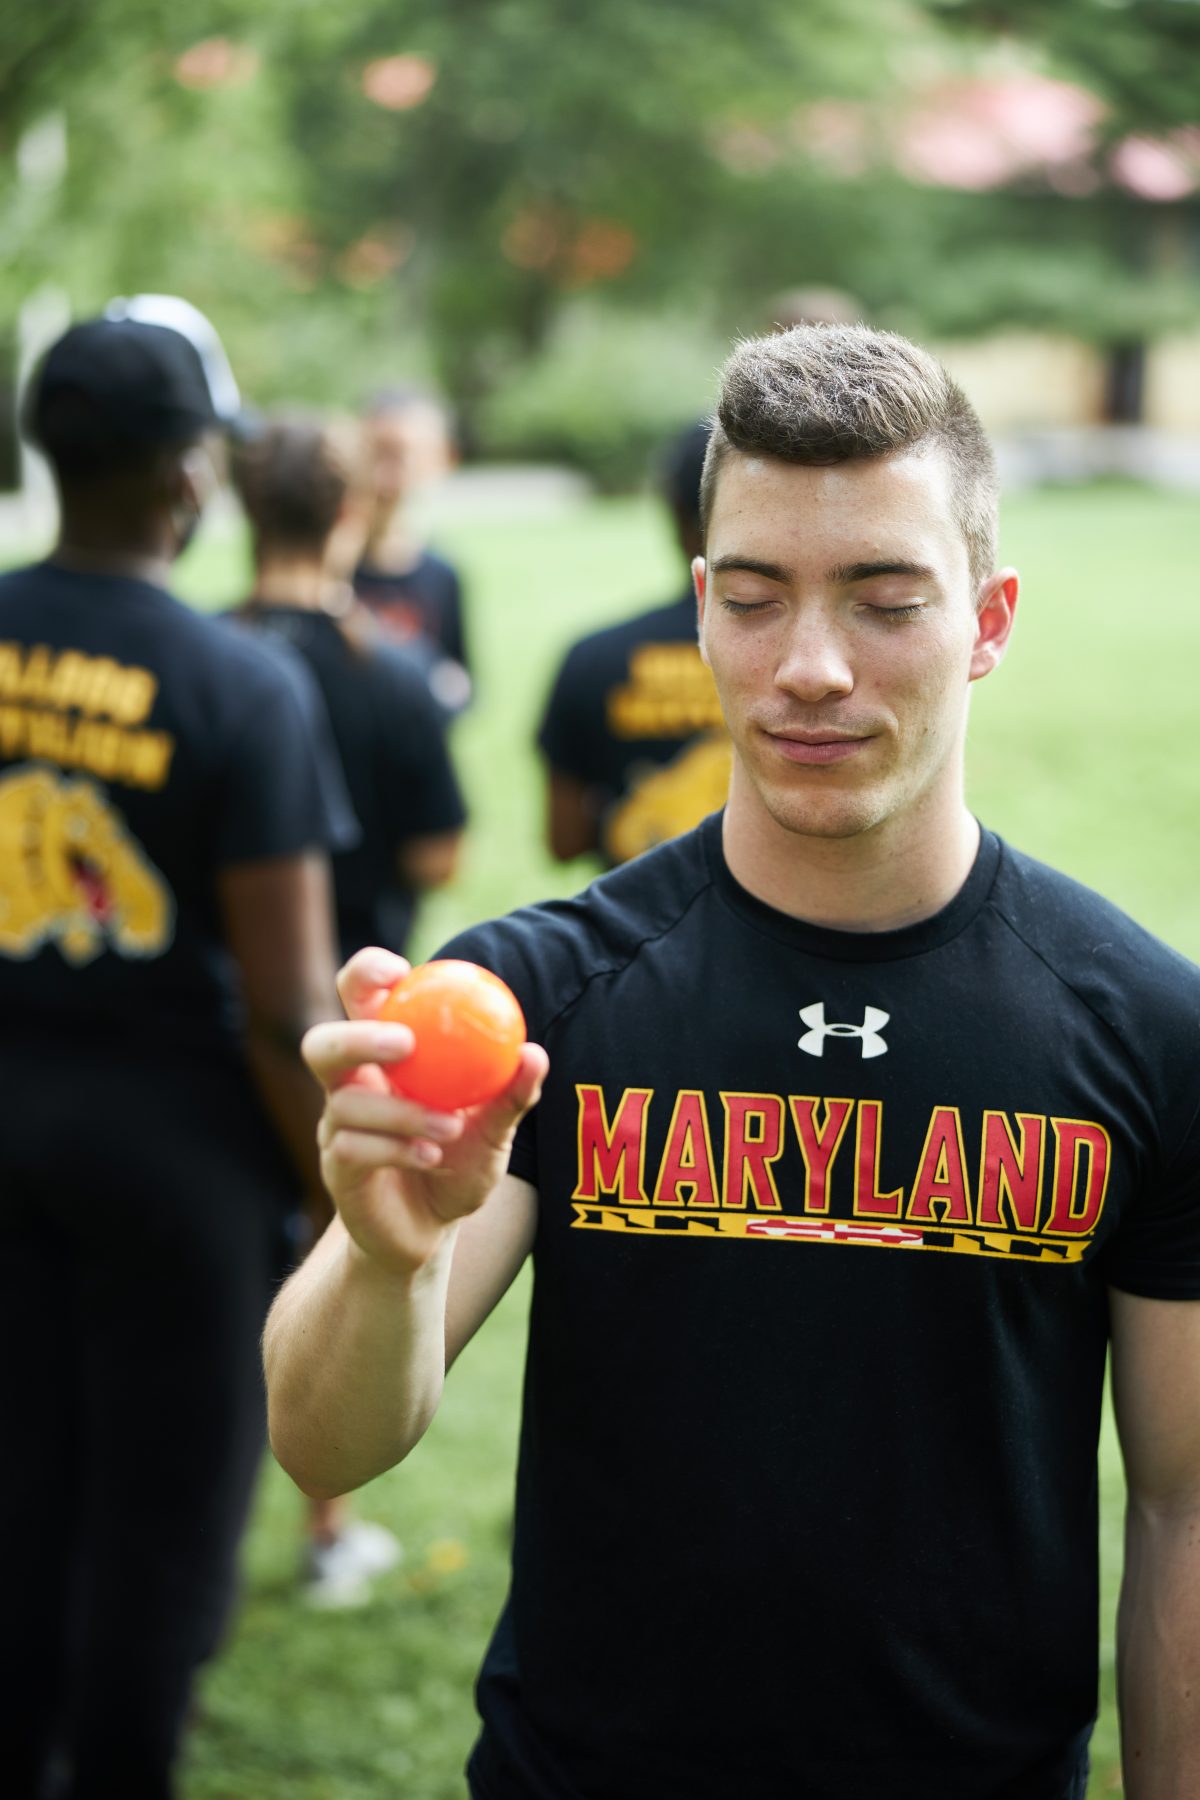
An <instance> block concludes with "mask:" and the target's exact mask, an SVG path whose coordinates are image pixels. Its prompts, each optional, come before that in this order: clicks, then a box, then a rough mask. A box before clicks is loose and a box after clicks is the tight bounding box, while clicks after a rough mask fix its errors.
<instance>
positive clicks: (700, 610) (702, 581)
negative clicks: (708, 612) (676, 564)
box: [692, 556, 708, 663]
mask: <svg viewBox="0 0 1200 1800" xmlns="http://www.w3.org/2000/svg"><path fill="white" fill-rule="evenodd" d="M692 586H693V587H694V588H695V590H696V642H697V645H698V646H699V650H700V660H701V662H704V663H707V661H708V652H707V650H705V648H704V601H705V598H706V595H707V591H708V564H707V563H706V562H705V560H704V558H703V557H702V556H694V557H693V558H692Z"/></svg>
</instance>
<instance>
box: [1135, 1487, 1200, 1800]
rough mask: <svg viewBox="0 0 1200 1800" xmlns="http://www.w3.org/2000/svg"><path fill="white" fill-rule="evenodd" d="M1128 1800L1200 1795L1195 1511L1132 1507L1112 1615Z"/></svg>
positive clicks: (1199, 1572)
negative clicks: (1118, 1593) (1114, 1618)
mask: <svg viewBox="0 0 1200 1800" xmlns="http://www.w3.org/2000/svg"><path fill="white" fill-rule="evenodd" d="M1117 1687H1118V1695H1119V1700H1120V1710H1121V1746H1122V1763H1123V1766H1124V1775H1125V1794H1126V1800H1195V1796H1196V1795H1198V1794H1200V1507H1196V1508H1192V1507H1186V1508H1185V1507H1147V1506H1140V1505H1138V1504H1137V1503H1136V1501H1134V1500H1132V1499H1131V1500H1130V1503H1129V1510H1128V1513H1127V1515H1126V1523H1125V1573H1124V1578H1123V1581H1122V1585H1121V1602H1120V1607H1119V1610H1118V1616H1117Z"/></svg>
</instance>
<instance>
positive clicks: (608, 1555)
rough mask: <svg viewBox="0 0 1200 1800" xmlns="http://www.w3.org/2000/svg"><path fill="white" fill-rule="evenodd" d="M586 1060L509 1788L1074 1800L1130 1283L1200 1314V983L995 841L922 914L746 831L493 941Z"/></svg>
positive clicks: (554, 1056)
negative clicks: (909, 915)
mask: <svg viewBox="0 0 1200 1800" xmlns="http://www.w3.org/2000/svg"><path fill="white" fill-rule="evenodd" d="M448 953H450V954H453V955H458V956H465V957H468V958H472V959H474V960H476V961H478V962H481V963H483V964H486V965H487V966H488V967H491V968H493V969H495V970H497V971H498V972H499V973H500V974H501V975H502V976H503V977H504V978H505V979H506V980H507V981H508V982H510V983H511V985H512V986H513V987H514V988H515V990H516V992H517V994H518V997H519V998H520V1001H521V1004H522V1006H523V1008H524V1009H525V1012H526V1017H527V1019H528V1021H529V1029H530V1036H531V1037H532V1038H534V1039H537V1040H540V1041H541V1042H542V1043H543V1044H544V1045H545V1046H546V1048H547V1050H548V1052H549V1056H550V1074H549V1078H548V1081H547V1084H546V1088H545V1092H544V1095H543V1098H542V1100H541V1103H540V1105H539V1106H538V1107H537V1109H536V1110H535V1112H534V1113H533V1114H532V1115H530V1117H529V1118H528V1119H527V1120H526V1121H525V1122H524V1123H523V1125H522V1127H521V1130H520V1132H519V1134H518V1138H517V1141H516V1144H515V1147H514V1151H513V1157H512V1168H513V1171H514V1172H515V1173H516V1174H517V1175H519V1176H521V1177H522V1178H524V1179H525V1180H527V1181H529V1182H531V1183H532V1184H533V1185H534V1186H535V1187H536V1189H537V1193H538V1227H537V1236H536V1243H535V1248H534V1271H535V1279H534V1290H533V1302H532V1313H531V1319H530V1338H529V1352H528V1364H527V1371H526V1379H525V1395H524V1411H523V1420H522V1427H521V1445H520V1461H519V1472H518V1480H517V1517H516V1534H515V1541H514V1550H513V1574H512V1589H511V1594H510V1598H509V1601H508V1604H507V1606H506V1608H505V1611H504V1614H503V1617H502V1619H501V1622H500V1624H499V1627H498V1629H497V1632H496V1635H495V1638H494V1640H493V1643H492V1645H491V1647H490V1649H489V1651H488V1654H487V1658H486V1661H485V1664H484V1668H483V1671H482V1675H481V1678H480V1682H479V1690H478V1700H479V1707H480V1711H481V1714H482V1717H483V1735H482V1738H481V1740H480V1743H479V1745H478V1746H477V1748H476V1752H475V1755H474V1757H473V1760H472V1766H471V1775H472V1781H473V1784H474V1793H475V1794H476V1795H477V1796H478V1797H479V1800H518V1797H519V1800H617V1797H618V1796H619V1797H620V1800H730V1796H733V1795H737V1796H738V1797H739V1800H796V1797H798V1796H803V1800H885V1797H886V1800H1068V1797H1070V1800H1075V1796H1082V1794H1083V1784H1084V1781H1085V1775H1084V1761H1085V1756H1086V1741H1087V1737H1088V1733H1089V1730H1090V1725H1091V1721H1092V1718H1093V1715H1094V1711H1095V1704H1096V1681H1097V1651H1098V1647H1097V1476H1096V1450H1097V1434H1098V1430H1099V1422H1100V1412H1101V1394H1102V1386H1103V1376H1104V1366H1105V1355H1106V1345H1107V1338H1108V1308H1107V1289H1108V1287H1109V1284H1114V1285H1115V1286H1117V1287H1119V1288H1122V1289H1124V1290H1126V1291H1128V1292H1130V1293H1133V1294H1140V1295H1148V1296H1154V1297H1162V1298H1167V1299H1174V1300H1191V1299H1198V1298H1200V1118H1198V1105H1197V1102H1198V1097H1200V1084H1198V1080H1197V1074H1196V1071H1197V1068H1198V1066H1200V1055H1198V1052H1200V971H1197V969H1196V968H1195V967H1193V966H1192V965H1191V964H1190V963H1188V962H1186V961H1185V960H1184V959H1183V958H1181V957H1179V956H1177V955H1175V954H1174V953H1173V952H1172V951H1170V950H1168V949H1167V948H1165V947H1164V946H1163V945H1162V944H1160V943H1158V942H1157V941H1156V940H1155V939H1153V938H1151V937H1150V936H1149V935H1148V934H1146V933H1145V932H1144V931H1142V930H1140V929H1139V928H1138V927H1137V926H1136V925H1134V924H1133V923H1132V922H1131V921H1130V920H1129V919H1127V918H1126V917H1125V916H1124V915H1122V914H1121V913H1120V912H1118V911H1117V910H1116V909H1115V908H1114V907H1112V906H1111V905H1109V904H1108V903H1107V902H1105V901H1104V900H1102V899H1100V898H1098V897H1097V896H1096V895H1094V894H1092V893H1090V892H1088V891H1087V890H1086V889H1084V888H1082V887H1079V886H1078V885H1077V884H1075V883H1074V882H1072V881H1070V880H1068V879H1067V878H1065V877H1064V876H1061V875H1058V874H1056V873H1054V872H1052V871H1051V870H1049V869H1047V868H1045V867H1043V866H1041V865H1040V864H1038V863H1035V862H1033V861H1031V860H1030V859H1028V858H1027V857H1024V856H1022V855H1019V854H1018V853H1016V852H1015V851H1013V850H1011V849H1010V848H1008V847H1007V846H1006V845H1004V844H1002V843H1001V842H1000V841H999V840H998V839H996V838H995V837H993V836H991V835H990V834H988V833H984V835H983V838H982V842H981V847H980V850H979V854H978V857H977V860H976V862H975V865H974V867H973V869H972V871H971V873H970V876H969V878H968V879H967V881H966V883H965V885H964V886H963V888H962V890H961V891H960V892H959V894H958V895H957V896H956V897H955V898H954V899H953V900H952V901H951V903H950V904H949V905H948V906H947V907H946V908H945V909H944V910H943V911H941V912H939V913H938V914H936V915H935V916H934V917H932V918H929V919H926V920H924V921H922V922H920V923H918V924H915V925H911V926H907V927H905V928H903V929H901V930H897V931H887V932H879V933H857V934H856V933H846V932H840V931H833V930H828V929H823V928H819V927H816V926H812V925H809V924H805V923H803V922H801V921H799V920H796V919H792V918H790V917H787V916H785V915H783V914H781V913H778V912H775V911H774V910H772V909H771V908H770V907H768V906H766V905H764V904H762V903H761V902H759V901H758V900H756V899H754V898H753V897H752V896H751V895H750V894H748V893H747V892H746V891H745V890H743V889H742V888H741V887H740V886H739V885H738V883H737V882H736V881H735V880H734V879H733V877H732V875H731V874H730V871H729V869H728V867H727V866H726V863H725V860H724V857H723V854H722V846H721V821H720V818H719V817H714V818H711V819H709V820H708V821H706V822H705V823H704V824H703V825H702V826H701V827H700V828H699V829H698V830H696V831H694V832H692V833H689V834H688V835H686V836H685V837H682V838H680V839H678V840H677V841H675V842H674V843H672V844H670V845H667V846H664V847H663V848H662V849H660V850H657V851H655V852H653V853H652V854H650V855H648V856H646V857H643V858H641V859H639V860H638V861H637V862H636V863H633V864H631V865H629V866H628V867H627V868H624V869H621V870H618V871H616V872H614V873H612V874H610V875H608V876H606V877H604V878H603V879H602V880H600V881H598V882H597V883H595V884H594V885H593V886H592V887H591V888H590V889H589V890H588V891H587V892H586V893H585V894H583V895H582V896H580V897H579V898H578V899H576V900H573V901H570V902H564V903H554V904H549V905H545V906H539V907H533V908H530V909H528V910H526V911H523V912H519V913H516V914H514V915H512V916H511V917H509V918H507V919H503V920H500V921H498V922H496V923H493V924H490V925H486V926H483V927H481V928H479V929H478V930H475V931H472V932H470V933H468V934H466V935H465V936H463V937H461V938H460V939H458V940H457V941H456V942H455V943H454V944H453V945H452V946H450V949H449V952H448Z"/></svg>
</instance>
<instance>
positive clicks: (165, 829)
mask: <svg viewBox="0 0 1200 1800" xmlns="http://www.w3.org/2000/svg"><path fill="white" fill-rule="evenodd" d="M356 832H357V826H356V822H355V820H354V816H353V813H352V812H351V810H350V807H349V802H348V800H347V798H346V794H345V788H344V784H343V782H342V779H341V772H340V769H339V768H338V766H337V762H336V756H335V754H334V753H333V751H332V747H331V743H330V740H329V735H328V721H327V720H326V719H325V717H324V714H323V712H322V710H321V705H320V698H319V695H317V694H316V691H315V689H314V687H313V685H312V682H311V678H310V677H309V675H308V673H307V670H305V669H304V668H303V667H302V665H300V664H299V662H298V660H297V659H287V660H285V659H284V658H283V656H282V655H280V654H278V653H272V652H268V651H266V650H264V649H263V648H262V647H260V646H259V645H257V644H255V643H253V642H250V641H249V640H242V639H240V638H237V637H235V636H234V635H233V634H232V633H230V632H229V631H228V630H227V629H225V628H223V627H221V626H219V625H217V624H216V623H215V622H214V621H212V620H210V619H206V618H203V617H200V616H199V615H197V614H195V613H193V612H192V611H190V610H189V609H188V608H187V607H185V606H184V605H182V604H181V603H180V602H179V601H177V600H175V599H174V598H172V596H171V595H170V594H168V593H166V592H165V591H163V590H162V589H160V588H158V587H155V586H153V585H151V584H150V583H148V582H144V581H140V580H135V579H130V578H128V577H125V576H113V575H99V574H94V573H87V574H84V573H81V572H79V571H76V570H73V569H68V568H64V567H59V566H57V565H56V564H54V563H44V564H40V565H38V566H36V567H34V568H29V569H22V570H17V571H14V572H12V573H9V574H7V575H5V576H3V577H0V1032H2V1033H5V1034H10V1033H12V1034H17V1035H20V1036H22V1037H25V1038H27V1037H28V1035H29V1033H30V1032H35V1031H45V1032H49V1033H55V1032H57V1033H63V1032H68V1033H74V1034H79V1033H100V1034H102V1035H103V1036H104V1037H106V1038H110V1039H111V1038H113V1037H116V1038H120V1037H123V1036H126V1035H134V1036H144V1034H146V1033H148V1032H150V1031H153V1033H154V1034H155V1040H156V1041H157V1042H159V1043H165V1044H170V1043H186V1044H190V1045H195V1046H197V1047H200V1046H210V1047H212V1046H222V1045H228V1044H230V1043H231V1042H232V1040H233V1037H234V1035H235V1033H236V1030H237V1026H238V1018H239V1008H238V996H237V988H236V983H235V980H234V976H233V969H232V964H231V960H230V957H229V954H228V951H227V949H226V947H225V944H224V941H223V935H222V929H221V924H220V920H219V917H218V909H217V897H216V885H215V877H216V875H217V873H218V871H220V870H221V869H223V868H226V867H229V866H231V865H233V864H237V863H248V862H256V861H259V860H262V859H265V858H269V857H278V856H294V855H297V854H299V853H300V852H302V851H305V850H309V849H326V848H329V847H331V846H333V845H335V844H338V843H344V842H349V841H351V840H352V839H353V837H354V835H355V834H356Z"/></svg>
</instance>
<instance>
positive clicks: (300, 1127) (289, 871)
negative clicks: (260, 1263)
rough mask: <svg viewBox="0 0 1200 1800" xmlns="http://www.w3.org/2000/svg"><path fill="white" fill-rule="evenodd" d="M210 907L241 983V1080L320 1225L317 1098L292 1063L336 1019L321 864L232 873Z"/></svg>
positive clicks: (311, 859)
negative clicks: (314, 1029) (254, 1093)
mask: <svg viewBox="0 0 1200 1800" xmlns="http://www.w3.org/2000/svg"><path fill="white" fill-rule="evenodd" d="M217 902H218V906H219V908H220V912H221V922H222V926H223V929H224V933H225V941H226V943H227V944H228V945H229V948H230V950H231V952H232V954H233V957H234V960H235V962H236V963H237V966H238V970H239V972H240V975H241V981H242V991H243V995H244V998H245V1004H246V1055H247V1060H248V1061H249V1064H250V1069H251V1073H252V1075H253V1077H254V1081H255V1084H256V1085H257V1087H258V1090H259V1093H260V1095H261V1097H262V1101H263V1105H264V1106H265V1108H266V1110H267V1112H268V1113H269V1115H270V1117H271V1119H272V1121H273V1123H274V1125H275V1128H276V1130H277V1131H278V1133H279V1136H280V1138H281V1139H282V1141H283V1143H284V1144H285V1146H286V1148H287V1150H288V1153H289V1155H290V1157H291V1159H292V1162H293V1164H294V1166H295V1168H296V1171H297V1174H298V1176H299V1178H300V1180H301V1182H302V1183H303V1187H304V1192H305V1194H306V1196H307V1198H308V1201H309V1205H310V1207H312V1208H315V1209H316V1212H317V1216H318V1217H320V1218H321V1219H322V1222H323V1221H324V1219H325V1218H327V1217H328V1210H329V1209H328V1204H327V1203H326V1202H325V1201H324V1190H323V1187H322V1183H321V1171H320V1164H319V1160H318V1155H317V1142H316V1131H317V1121H318V1119H319V1118H320V1115H321V1090H320V1088H319V1086H318V1085H317V1083H316V1082H315V1081H314V1080H313V1078H312V1076H311V1074H310V1073H309V1071H308V1070H307V1069H306V1068H305V1066H304V1063H303V1061H302V1060H301V1056H300V1040H301V1038H302V1037H303V1036H304V1033H305V1032H306V1031H307V1030H308V1029H309V1027H310V1026H312V1025H315V1024H316V1023H317V1022H318V1021H319V1020H321V1019H328V1018H329V1017H330V1016H331V1015H332V1014H334V1013H336V1012H337V992H336V988H335V985H334V957H333V942H334V931H333V902H332V897H331V889H330V875H329V859H328V857H326V856H325V855H323V854H320V853H318V852H310V853H308V854H305V855H301V856H280V857H272V858H270V859H268V860H264V861H262V862H248V863H237V864H233V865H231V866H230V867H227V868H225V869H223V870H222V871H221V872H220V873H219V875H218V876H217Z"/></svg>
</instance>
